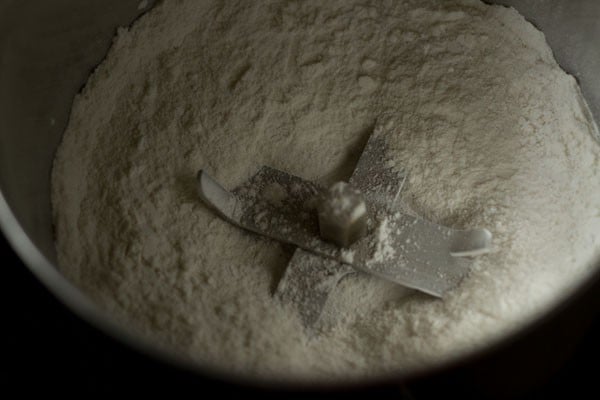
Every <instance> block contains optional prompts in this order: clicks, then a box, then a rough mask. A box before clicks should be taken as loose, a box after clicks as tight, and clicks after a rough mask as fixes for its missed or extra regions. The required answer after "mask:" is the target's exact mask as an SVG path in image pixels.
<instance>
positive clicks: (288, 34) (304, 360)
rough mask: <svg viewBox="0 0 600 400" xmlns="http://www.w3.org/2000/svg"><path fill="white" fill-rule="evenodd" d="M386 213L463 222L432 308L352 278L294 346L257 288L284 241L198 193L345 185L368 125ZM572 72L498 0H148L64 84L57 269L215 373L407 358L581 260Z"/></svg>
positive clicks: (583, 146) (279, 373) (463, 344)
mask: <svg viewBox="0 0 600 400" xmlns="http://www.w3.org/2000/svg"><path fill="white" fill-rule="evenodd" d="M384 114H385V115H388V116H391V117H389V118H390V119H389V121H386V129H387V130H388V132H389V134H390V143H391V149H392V154H395V161H396V163H397V164H398V165H402V166H404V167H405V168H406V170H407V171H408V172H409V175H408V180H407V183H406V185H405V188H404V190H403V192H402V201H403V203H404V205H405V206H406V208H407V209H410V210H414V211H415V212H417V213H418V214H420V215H422V216H424V217H426V218H428V219H430V220H432V221H434V222H436V223H440V224H444V225H448V226H452V227H456V228H479V227H485V228H487V229H489V230H490V231H491V232H492V233H493V235H494V246H495V247H494V251H493V252H492V253H491V254H489V255H485V256H482V257H479V258H477V261H476V263H475V267H474V269H473V271H472V274H471V275H470V276H469V278H468V279H467V280H466V281H465V282H464V283H463V284H462V285H461V286H460V287H459V288H458V289H456V290H455V291H453V292H452V293H451V294H450V295H449V296H448V297H447V298H445V299H444V300H438V299H433V298H431V297H428V296H426V295H423V294H418V293H415V292H411V291H408V290H406V289H402V288H400V287H398V286H395V285H392V284H389V283H385V282H381V281H379V280H377V279H374V278H371V277H366V276H363V275H359V276H355V277H351V278H348V279H346V280H344V281H343V282H342V284H341V285H340V286H339V287H338V289H337V291H336V292H335V294H334V295H333V298H332V299H331V301H330V302H329V304H328V306H327V307H328V308H327V310H326V313H325V316H324V319H325V327H324V330H323V332H322V333H321V334H320V335H319V336H318V337H317V338H316V339H313V340H311V341H308V340H307V337H306V336H305V334H304V333H303V330H302V328H301V325H300V322H299V320H298V318H297V317H296V315H295V314H294V313H293V312H292V311H291V310H289V309H287V308H286V307H285V306H281V305H279V304H278V303H277V302H276V301H274V300H273V299H272V297H271V293H272V291H273V289H274V287H275V286H276V284H277V282H278V279H279V278H280V277H281V275H282V272H283V270H284V268H285V266H286V263H287V262H288V260H289V258H290V256H291V253H290V249H289V248H288V247H283V246H280V245H279V244H277V243H274V242H272V241H268V240H264V239H261V238H258V237H256V236H254V235H251V234H248V233H246V232H242V231H240V230H239V229H237V228H236V227H233V226H231V225H230V224H228V223H226V222H224V221H222V220H221V219H219V218H218V217H216V216H215V215H214V214H213V213H212V212H211V211H209V210H208V209H207V208H206V207H205V206H204V205H203V204H202V203H201V201H199V199H198V197H197V196H196V193H195V188H194V182H195V181H194V177H195V174H196V171H197V170H198V169H200V168H203V169H205V170H207V171H208V172H209V173H210V174H211V175H213V176H214V177H215V178H216V179H218V180H219V181H222V182H223V183H224V184H225V185H226V186H227V187H234V186H235V185H237V184H239V183H241V182H242V181H243V180H244V179H246V178H248V177H249V176H250V175H251V174H252V173H253V172H254V171H256V169H257V168H258V167H259V166H261V165H269V166H272V167H275V168H279V169H282V170H285V171H288V172H290V173H292V174H295V175H298V176H302V177H304V178H306V179H310V180H316V181H318V182H319V183H321V184H323V185H330V184H331V183H333V182H335V181H338V180H343V179H347V178H348V177H349V176H350V174H351V172H352V170H353V168H354V166H355V164H356V161H357V160H358V157H359V155H360V152H361V150H362V147H363V146H364V144H365V141H366V139H367V138H368V136H369V134H370V133H371V132H372V131H373V129H374V124H375V121H377V119H378V118H379V117H380V116H381V115H384ZM593 129H594V128H593V124H592V122H591V121H590V119H589V113H588V112H587V108H586V106H585V103H584V102H583V100H582V97H581V95H580V92H579V89H578V87H577V84H576V82H575V80H574V79H573V78H572V77H571V76H569V75H567V74H566V73H565V72H563V71H562V70H561V69H560V68H559V66H558V65H557V63H556V62H555V60H554V58H553V56H552V54H551V51H550V49H549V47H548V46H547V44H546V42H545V40H544V37H543V35H542V34H541V33H540V32H539V31H537V30H536V29H535V28H534V27H533V26H532V25H530V24H529V23H527V22H526V21H525V20H524V19H523V18H522V17H521V16H519V14H517V13H516V12H515V11H514V10H512V9H508V8H502V7H496V6H487V5H484V4H483V3H480V2H478V1H474V0H472V1H471V0H464V1H460V0H454V1H434V0H423V1H418V2H415V1H409V0H404V1H395V2H392V1H370V0H360V1H359V0H331V1H326V2H323V1H320V0H314V1H313V0H308V1H303V2H295V1H287V2H266V1H256V2H251V1H231V2H222V1H217V0H214V1H202V2H200V1H195V0H187V1H164V2H162V3H161V4H160V5H159V6H157V7H156V8H154V9H153V10H152V11H150V12H149V13H148V14H147V15H145V16H144V17H142V18H141V19H140V20H139V21H138V22H137V23H136V24H135V25H134V26H133V27H132V28H131V29H129V30H128V29H122V30H120V31H119V34H118V36H117V37H116V39H115V41H114V45H113V47H112V49H111V51H110V53H109V54H108V56H107V58H106V60H105V61H104V62H103V63H102V65H100V67H98V69H97V70H96V71H95V72H94V74H93V75H92V76H91V77H90V79H89V81H88V83H87V85H86V87H85V89H84V90H83V91H82V93H81V94H80V95H78V96H77V98H76V100H75V103H74V105H73V110H72V115H71V120H70V123H69V126H68V128H67V131H66V133H65V136H64V140H63V142H62V144H61V146H60V148H59V150H58V153H57V155H56V160H55V164H54V169H53V175H52V200H53V209H54V221H55V225H56V245H57V249H58V258H59V264H60V266H61V270H62V272H63V273H64V274H65V275H66V276H67V277H68V278H69V279H71V280H72V281H73V282H74V283H75V284H77V285H78V286H79V287H81V288H82V289H83V290H84V291H85V292H86V293H88V294H89V295H90V296H91V297H92V298H93V299H94V300H95V301H96V302H97V303H98V304H99V305H100V306H101V307H102V308H104V309H105V310H107V311H108V312H109V313H110V314H111V315H114V316H115V317H116V318H119V319H120V320H122V321H123V322H124V323H128V324H131V325H133V326H135V327H137V329H139V331H140V332H143V333H144V334H146V335H149V336H151V337H152V338H154V339H155V340H157V341H158V342H159V343H161V344H162V345H165V346H168V347H169V348H171V349H174V350H175V351H177V352H179V353H181V354H184V355H186V356H188V357H191V358H193V359H194V360H197V361H198V362H199V363H201V364H204V365H210V366H212V367H216V368H220V369H222V370H223V371H228V372H231V371H233V372H239V373H243V374H247V375H252V376H257V375H258V376H263V377H268V378H270V379H287V378H289V377H294V379H311V380H323V379H336V378H347V377H349V376H369V375H378V374H381V373H386V372H392V371H396V370H399V369H400V370H408V369H411V368H415V367H420V366H427V365H430V364H431V363H438V362H440V361H441V360H444V359H448V358H451V357H453V356H456V355H458V354H461V353H463V352H466V351H470V350H472V349H476V348H478V347H480V346H482V345H485V344H488V343H490V341H493V340H495V339H497V338H500V337H501V336H502V335H504V334H507V333H509V332H511V331H512V330H513V329H516V328H518V327H519V326H521V325H522V323H524V322H525V321H528V320H529V319H530V318H531V317H532V316H534V315H536V314H537V313H539V312H542V311H544V310H546V309H547V308H548V307H551V306H552V305H553V304H554V302H555V301H558V300H559V299H560V296H562V295H564V294H566V293H568V289H569V288H570V287H572V286H573V285H574V284H575V283H577V282H579V281H580V279H581V278H582V277H584V276H585V275H586V274H587V273H589V271H590V270H591V267H592V265H593V260H594V259H595V258H597V257H598V249H600V200H599V199H600V173H599V171H600V161H599V160H600V149H599V147H600V146H598V145H597V143H595V142H594V141H593V140H592V136H591V134H590V133H591V132H592V130H593Z"/></svg>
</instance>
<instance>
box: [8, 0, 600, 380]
mask: <svg viewBox="0 0 600 400" xmlns="http://www.w3.org/2000/svg"><path fill="white" fill-rule="evenodd" d="M152 3H153V2H152V1H150V2H142V3H140V2H139V1H138V0H128V1H123V0H89V1H85V2H81V1H78V0H54V1H51V2H48V1H27V2H23V1H20V0H0V88H1V89H2V90H0V227H1V229H2V231H3V232H4V234H5V235H6V237H7V239H8V241H9V242H10V243H11V244H12V246H13V248H14V249H15V251H16V252H17V253H18V254H19V256H20V257H21V258H22V260H23V261H24V263H25V265H27V266H28V267H29V268H30V269H31V271H32V272H33V273H34V274H35V275H36V276H37V277H38V278H39V279H40V280H41V281H42V282H43V283H44V284H45V285H46V286H47V287H48V288H49V290H50V291H51V292H52V293H54V294H55V295H56V296H57V297H58V298H59V299H60V300H61V301H62V302H64V303H65V304H66V305H67V306H68V307H69V308H71V309H72V310H73V311H74V312H75V313H77V314H78V315H79V316H81V317H82V318H84V319H85V320H87V321H89V322H90V323H92V324H93V325H95V326H96V327H98V329H101V330H103V331H104V332H106V333H108V334H110V335H112V336H115V337H117V338H118V339H119V340H122V341H125V342H126V343H128V344H130V345H131V346H134V347H136V348H137V349H138V350H140V351H143V352H146V353H150V354H152V355H153V356H155V357H158V358H160V359H162V360H170V361H171V362H173V363H175V364H177V365H180V366H185V367H186V368H190V369H192V370H194V371H198V372H200V373H202V374H211V373H217V372H216V371H215V370H214V369H213V368H211V366H210V365H204V366H198V365H195V364H194V365H188V364H186V361H184V360H182V359H180V358H177V357H176V356H174V355H173V354H170V353H169V352H165V351H163V350H159V349H157V348H156V347H154V346H153V345H152V343H147V342H145V341H141V340H140V339H139V338H136V337H135V336H134V335H133V334H132V333H131V332H130V331H129V330H128V329H127V328H126V327H123V326H120V325H117V324H116V323H114V322H113V321H112V320H111V318H110V316H108V315H105V314H104V313H102V312H101V311H100V310H99V309H98V308H96V307H95V305H94V304H93V303H92V302H91V301H90V300H88V299H87V298H86V297H85V295H84V294H82V293H81V292H80V291H79V290H78V289H77V288H75V287H73V286H72V285H71V284H70V283H69V282H68V281H67V280H65V279H64V278H63V276H61V274H60V273H59V272H58V271H57V269H56V266H55V262H56V255H55V249H54V243H53V229H52V214H51V207H50V170H51V166H52V160H53V157H54V153H55V151H56V148H57V146H58V144H59V142H60V139H61V135H62V133H63V131H64V129H65V127H66V124H67V121H68V117H69V111H70V107H71V103H72V101H73V97H74V96H75V94H76V93H77V92H78V91H79V90H80V88H81V87H82V85H83V84H84V83H85V81H86V78H87V76H88V75H89V74H90V72H91V71H92V70H93V68H94V66H96V65H97V64H98V63H99V62H100V61H101V60H102V58H103V56H104V54H105V53H106V51H107V50H108V48H109V46H110V43H111V38H112V37H113V35H114V33H115V30H116V29H117V27H119V26H126V25H128V24H130V23H132V21H134V20H135V19H136V18H137V17H138V16H139V15H140V14H141V13H142V12H144V11H145V10H147V9H148V8H150V7H151V6H152ZM492 3H499V4H503V5H509V6H514V7H515V8H516V9H517V10H519V11H520V12H521V13H522V14H523V15H524V16H525V17H526V18H527V19H528V20H530V21H532V22H533V23H534V24H535V25H536V26H537V27H538V28H540V29H541V30H542V31H543V32H544V33H545V34H546V37H547V40H548V42H549V43H550V46H551V47H552V49H553V51H554V52H555V55H556V58H557V60H558V61H559V63H560V64H561V65H562V67H563V68H564V69H565V70H566V71H568V72H570V73H571V74H573V75H574V76H575V77H576V78H577V79H578V80H579V82H580V85H581V87H582V91H583V94H584V97H585V98H586V99H587V101H588V103H589V105H590V108H591V110H592V113H593V114H594V115H595V117H596V121H598V120H600V74H599V73H598V72H600V23H599V22H598V21H600V2H599V1H597V0H503V1H495V2H492ZM599 278H600V271H599V272H598V273H596V274H594V275H593V276H592V277H590V278H589V279H588V281H586V282H583V283H582V284H581V285H580V286H579V288H578V290H576V291H575V292H574V293H573V294H571V295H570V296H569V298H568V299H567V300H565V301H564V302H563V304H562V306H561V307H559V308H558V309H555V310H553V311H552V312H550V314H548V315H545V316H540V317H539V318H537V319H535V320H532V321H530V323H529V324H528V326H526V327H525V328H523V329H522V330H521V333H520V336H522V337H523V336H524V335H527V334H528V336H529V337H530V338H531V337H538V338H539V337H549V336H552V334H551V332H549V329H550V328H549V327H551V326H555V325H552V324H553V323H554V324H555V323H556V322H552V321H557V318H560V315H563V318H564V315H565V310H572V308H573V307H575V306H574V304H577V305H578V306H579V305H580V304H581V302H582V301H585V302H587V301H589V299H591V298H593V296H591V295H590V293H591V291H592V290H594V289H595V288H596V289H597V287H598V281H599ZM576 301H577V303H575V302H576ZM589 305H590V304H589V303H588V307H587V308H586V309H587V310H588V312H587V313H586V314H584V316H583V318H586V316H587V317H588V318H589V316H590V315H591V314H590V313H593V312H594V310H597V302H596V304H592V305H591V307H590V306H589ZM595 307H596V308H595ZM590 310H591V311H590ZM578 315H579V314H578ZM569 323H571V326H572V327H573V332H575V331H576V330H577V329H578V328H577V327H581V326H583V324H579V325H577V324H576V323H574V322H573V321H570V322H569ZM532 335H533V336H532ZM536 335H537V336H536ZM540 335H541V336H540ZM574 336H575V333H573V334H572V335H566V336H565V335H563V336H562V337H561V338H557V339H556V340H565V339H572V338H573V337H574ZM518 340H519V335H516V336H513V337H510V338H506V339H505V341H504V344H501V345H499V346H500V347H498V345H495V346H494V348H492V347H491V346H490V348H488V349H487V350H486V351H484V352H481V353H479V354H475V355H471V356H469V357H468V359H463V360H461V361H458V363H457V362H456V361H455V362H454V363H453V364H452V365H445V366H444V368H445V369H446V370H447V369H448V368H450V369H451V370H454V371H456V370H460V369H461V368H463V370H464V365H467V363H472V362H484V363H485V362H486V361H485V360H486V359H487V360H488V361H487V362H488V364H489V363H490V362H492V361H489V360H496V361H493V362H498V363H501V361H498V360H500V359H501V358H502V357H503V358H504V359H505V360H504V362H506V363H514V361H512V359H511V358H510V357H512V356H509V355H508V354H510V352H508V350H507V349H509V347H510V346H509V344H512V345H513V347H514V346H517V348H519V346H521V347H520V348H521V350H519V351H520V352H522V353H523V354H522V358H523V359H525V358H527V357H528V354H527V352H526V351H525V350H524V349H527V346H526V345H523V344H520V345H519V344H515V343H518ZM530 340H531V339H530ZM548 345H551V344H548ZM529 349H530V350H531V348H529ZM513 352H514V351H513ZM499 354H501V356H499ZM529 356H531V354H529ZM493 357H496V358H493ZM498 357H500V358H498ZM507 357H508V358H507ZM509 359H510V360H511V361H507V360H509ZM482 360H483V361H482ZM498 365H499V364H498ZM521 367H522V368H523V365H521ZM220 373H222V371H221V372H220ZM425 373H426V375H428V376H432V374H434V373H437V374H439V373H441V372H440V369H437V370H436V371H432V370H430V371H425ZM225 378H226V379H234V378H236V377H234V376H231V375H228V376H225ZM237 378H239V377H237ZM407 378H408V377H406V376H398V377H397V379H398V380H403V379H407ZM261 384H263V385H264V384H267V385H268V383H267V382H262V383H261Z"/></svg>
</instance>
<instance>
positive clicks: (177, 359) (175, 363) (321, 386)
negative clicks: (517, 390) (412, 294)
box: [0, 0, 600, 391]
mask: <svg viewBox="0 0 600 400" xmlns="http://www.w3.org/2000/svg"><path fill="white" fill-rule="evenodd" d="M486 2H488V3H489V2H490V1H489V0H486ZM502 2H504V3H508V5H513V4H512V3H513V2H514V1H509V0H504V1H495V2H492V3H502ZM528 20H529V19H528ZM0 231H2V232H3V233H4V236H5V237H6V238H7V241H8V242H9V244H10V245H11V246H12V248H13V249H14V250H15V252H16V253H17V255H18V256H19V257H20V259H21V260H22V261H23V263H24V265H25V266H26V267H27V268H28V269H29V270H30V271H31V272H32V273H33V274H34V275H35V276H36V277H37V279H38V280H39V281H40V282H41V283H42V284H43V285H44V286H45V287H46V288H47V289H48V290H49V291H50V293H51V294H52V295H53V296H54V297H55V298H57V299H58V300H59V301H60V302H61V303H62V304H64V305H65V306H66V307H67V308H68V309H69V310H71V311H72V312H74V313H75V314H76V315H77V316H78V317H80V318H81V319H82V320H83V321H85V322H87V323H89V324H90V325H91V326H93V327H94V328H97V329H98V330H99V331H101V332H103V333H105V334H106V335H108V336H109V337H111V338H113V339H115V340H116V341H117V342H120V343H124V344H125V345H127V346H130V347H131V348H133V349H134V350H137V351H139V352H140V353H142V354H144V355H147V356H149V357H152V358H154V359H156V360H158V361H161V362H164V363H166V364H167V365H169V366H171V367H173V368H176V369H182V370H184V371H187V372H190V373H193V374H199V375H201V376H204V377H206V378H211V379H215V380H219V381H222V382H230V383H235V384H238V385H242V386H246V387H251V388H257V389H264V390H309V391H315V390H316V391H319V390H324V391H333V390H337V389H344V390H348V389H351V388H364V387H371V386H374V385H390V384H398V385H399V384H401V383H403V382H407V381H411V380H413V379H418V378H421V377H425V376H431V375H435V374H438V373H440V372H442V371H445V370H448V369H452V368H454V367H456V366H459V365H464V364H467V363H472V362H476V361H477V360H479V359H481V358H483V357H485V356H486V355H488V354H490V353H493V352H498V351H503V350H505V349H508V348H509V347H510V346H512V345H513V344H514V343H516V342H518V341H520V340H522V339H523V338H524V337H525V336H527V335H528V334H530V333H531V332H532V331H535V330H536V329H537V328H538V326H540V325H542V324H544V323H545V322H547V321H549V320H552V319H554V318H556V316H557V315H558V314H560V313H562V312H564V311H565V309H567V308H568V307H569V306H570V305H571V304H573V303H575V302H576V301H577V300H578V299H580V298H582V297H584V296H585V295H586V294H587V293H589V292H590V291H592V290H594V289H597V288H598V287H599V286H600V265H598V267H597V268H596V271H594V273H593V274H590V276H589V277H588V278H587V279H585V280H584V281H582V282H579V283H578V284H577V285H575V286H574V287H573V288H571V290H570V292H569V293H568V294H566V295H565V296H564V297H563V298H561V299H560V301H559V302H557V304H556V305H555V307H553V308H552V309H550V310H547V311H545V312H543V313H542V314H540V315H539V316H537V317H535V318H532V319H531V320H529V321H527V322H526V323H524V324H522V325H520V326H518V327H517V328H516V329H515V332H514V333H513V334H510V335H504V336H502V337H501V338H499V340H496V341H495V342H491V343H490V344H488V345H484V346H482V347H478V348H476V349H474V350H473V351H469V352H465V353H462V354H460V355H457V356H454V357H450V358H448V359H445V360H443V361H441V362H440V363H438V364H436V365H428V366H426V367H421V368H415V369H412V370H409V371H399V372H390V373H386V374H382V375H380V376H378V377H370V378H366V379H363V380H360V381H354V380H352V381H348V380H347V379H341V378H339V379H332V380H331V381H329V382H327V381H318V382H311V381H309V380H299V379H296V378H291V377H290V378H286V379H279V378H278V379H273V378H268V377H261V376H250V375H246V374H242V373H240V372H237V371H231V370H227V369H225V368H219V367H216V366H214V365H209V364H208V363H201V362H199V361H192V360H190V359H188V358H185V357H183V356H181V355H178V354H175V353H174V352H173V351H170V350H168V349H166V348H163V347H160V346H158V345H157V343H155V342H153V341H152V340H150V339H148V338H146V337H141V336H140V335H139V334H137V333H136V332H135V331H134V329H132V328H130V327H126V326H123V325H121V324H118V323H117V322H115V321H114V319H113V318H111V316H110V315H109V314H108V313H107V312H105V311H103V310H102V309H100V308H99V307H98V306H97V305H96V304H95V303H94V302H93V301H92V300H91V299H89V298H88V297H87V296H86V295H84V294H83V293H82V292H81V291H80V290H79V289H78V288H76V287H75V286H74V285H73V284H72V283H71V282H70V281H68V280H67V279H66V278H65V277H64V276H63V275H62V274H61V273H60V272H59V270H58V269H57V267H56V266H54V265H53V264H52V263H51V262H50V261H49V260H48V259H47V258H46V257H44V256H43V254H42V253H41V252H40V251H39V250H38V249H37V248H36V246H35V245H34V244H33V242H32V241H31V240H30V238H29V237H28V235H27V234H26V233H25V231H24V230H23V228H22V226H21V225H20V224H19V222H18V221H17V219H16V218H15V216H14V214H13V212H12V211H11V209H10V206H9V205H8V203H7V201H6V200H5V197H4V195H3V193H2V191H1V190H0ZM599 264H600V260H599Z"/></svg>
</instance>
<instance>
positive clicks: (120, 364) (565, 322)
mask: <svg viewBox="0 0 600 400" xmlns="http://www.w3.org/2000/svg"><path fill="white" fill-rule="evenodd" d="M0 257H1V260H2V266H3V274H2V280H1V288H0V293H1V296H2V297H1V299H2V302H1V303H0V304H2V306H1V307H2V308H1V309H2V310H3V316H2V325H1V327H2V328H1V330H0V331H1V332H2V337H1V340H0V346H1V352H2V353H1V357H0V360H1V362H2V364H3V365H2V366H1V367H2V370H3V371H4V372H0V389H1V390H2V392H4V393H6V392H7V391H8V390H12V389H16V390H18V392H17V393H20V394H21V395H26V394H29V393H32V394H33V393H38V394H41V393H43V394H45V395H53V394H57V395H77V396H88V395H98V394H104V395H123V394H134V395H136V396H142V395H160V394H163V395H167V394H168V395H170V397H171V396H175V395H178V394H180V395H182V396H183V395H193V396H194V397H197V398H202V397H208V396H209V395H212V394H214V393H218V394H219V397H221V396H231V395H234V396H235V397H241V395H248V396H251V397H257V395H260V396H261V397H268V398H290V397H311V398H314V397H327V398H341V397H344V398H348V397H354V398H356V397H366V396H377V397H393V398H407V399H429V398H440V397H442V396H443V397H444V398H449V397H450V398H485V397H493V398H598V390H597V389H596V385H595V379H597V376H598V372H599V371H600V368H599V367H598V365H597V360H598V357H599V356H600V350H599V349H600V346H598V338H600V315H599V314H600V313H599V310H600V304H599V303H600V302H599V301H598V298H599V297H600V296H597V295H595V292H596V293H597V291H598V287H597V285H596V288H595V289H594V288H592V289H591V290H588V291H587V293H586V294H585V295H584V296H583V297H582V298H581V299H579V300H578V301H577V302H576V303H573V304H571V305H570V306H569V307H568V308H566V309H564V310H562V311H561V312H560V313H559V314H558V316H554V317H553V318H551V319H550V320H548V321H546V322H545V323H543V324H542V326H541V327H538V329H536V330H535V331H534V332H532V333H529V334H527V335H526V336H525V337H523V338H520V339H519V340H517V341H515V342H513V343H510V344H508V345H506V346H504V347H502V348H500V349H497V350H496V351H493V352H492V353H491V354H489V355H486V356H485V357H483V358H481V359H475V360H471V361H470V362H467V363H465V364H463V365H460V366H458V367H455V368H452V369H450V370H447V371H442V372H440V373H439V374H437V375H436V376H434V377H428V378H427V379H424V378H421V379H417V380H415V381H412V382H409V383H408V384H402V385H401V384H398V383H393V384H385V385H381V386H378V387H367V388H352V389H349V390H348V391H346V392H343V393H331V392H327V393H302V394H295V395H293V394H292V393H289V392H282V391H278V392H274V393H266V394H265V393H263V392H262V391H260V390H258V389H255V388H249V387H240V386H236V385H233V384H231V383H225V382H219V381H216V380H212V379H207V378H201V377H198V376H195V375H192V374H190V373H187V372H184V371H180V370H177V369H176V368H174V367H169V366H166V365H163V364H160V363H158V362H156V361H154V360H152V359H150V358H148V357H145V356H142V355H140V354H138V353H136V352H134V351H132V350H129V349H128V348H126V347H125V346H123V345H121V344H120V343H118V342H116V341H115V340H113V339H110V338H108V337H106V336H105V335H103V334H101V333H99V332H98V331H97V330H95V329H94V328H92V327H90V326H89V325H88V324H87V323H85V322H83V321H81V320H80V319H79V318H77V317H76V316H74V315H73V314H72V313H71V312H70V311H68V310H67V309H66V308H65V307H64V306H63V305H62V304H61V303H59V302H58V301H57V300H56V299H55V298H54V296H52V295H51V294H50V293H49V292H48V291H47V290H46V289H45V287H44V286H43V285H41V284H40V283H38V281H37V280H36V278H35V277H34V276H33V275H32V274H31V273H30V272H29V270H28V269H27V268H26V267H25V266H24V265H23V263H22V262H21V261H20V260H19V259H18V257H17V256H16V255H15V253H14V252H13V251H12V249H11V248H10V247H9V246H8V244H7V242H6V240H5V238H4V237H3V236H0ZM319 395H321V396H319ZM211 397H212V396H211Z"/></svg>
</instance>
